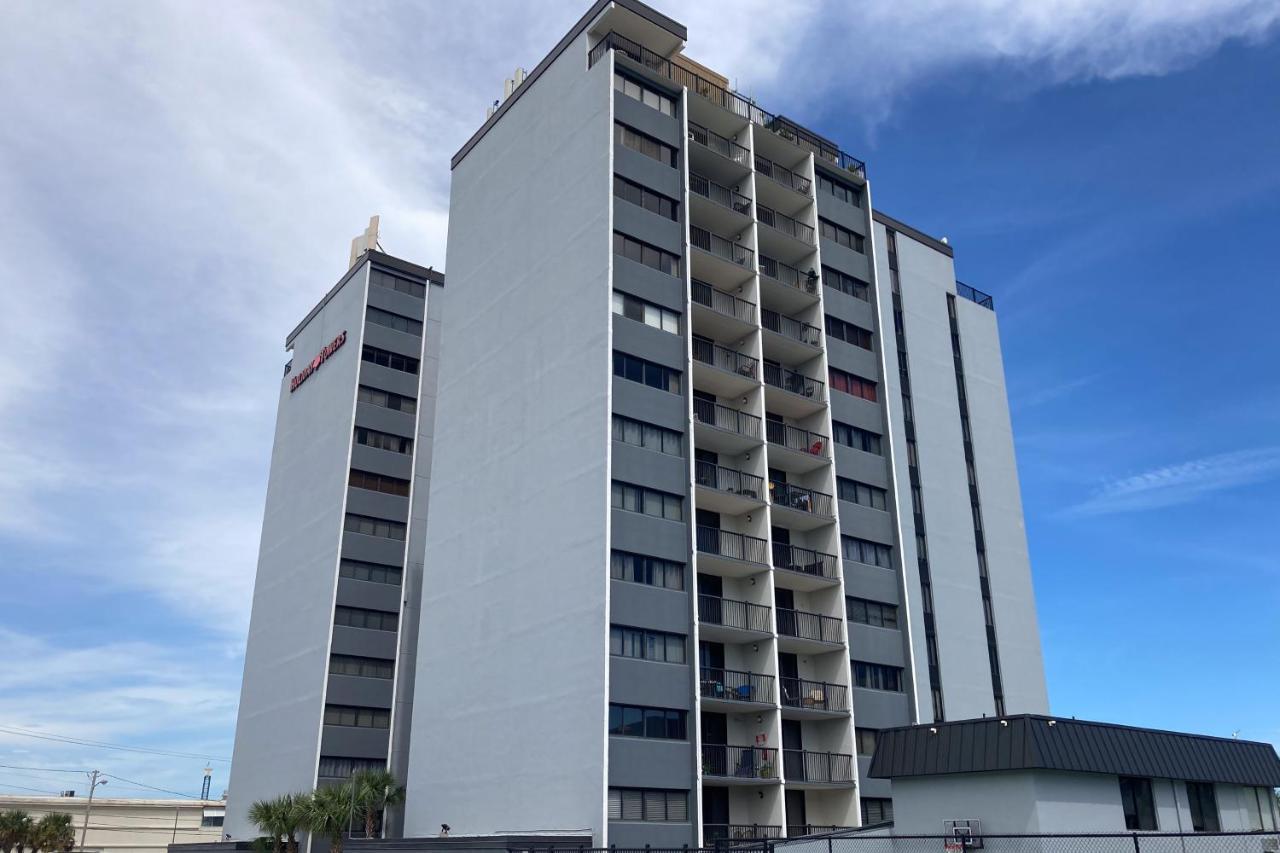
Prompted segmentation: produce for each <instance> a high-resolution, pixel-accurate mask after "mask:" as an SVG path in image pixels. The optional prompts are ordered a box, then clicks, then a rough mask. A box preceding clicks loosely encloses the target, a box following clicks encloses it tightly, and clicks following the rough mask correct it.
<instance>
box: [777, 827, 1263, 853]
mask: <svg viewBox="0 0 1280 853" xmlns="http://www.w3.org/2000/svg"><path fill="white" fill-rule="evenodd" d="M769 847H770V848H773V849H771V850H770V851H769V853H970V851H974V853H978V852H979V851H980V853H1280V833H1276V832H1196V833H1177V832H1126V833H1111V834H1070V835H978V836H974V837H972V838H969V839H968V840H967V841H966V840H962V839H961V838H959V837H957V836H954V835H894V834H892V833H891V831H889V830H888V829H886V830H880V831H876V830H870V831H866V832H861V833H856V834H848V835H828V836H825V837H824V836H818V837H813V838H797V839H794V840H785V841H777V842H771V843H770V844H769Z"/></svg>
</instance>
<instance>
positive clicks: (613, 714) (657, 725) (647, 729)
mask: <svg viewBox="0 0 1280 853" xmlns="http://www.w3.org/2000/svg"><path fill="white" fill-rule="evenodd" d="M687 729H688V726H687V720H686V713H685V712H684V711H678V710H675V709H672V708H645V707H640V706H636V705H619V704H612V703H611V704H610V705H609V734H611V735H622V736H625V737H644V738H655V739H658V740H686V739H687V734H688V731H687Z"/></svg>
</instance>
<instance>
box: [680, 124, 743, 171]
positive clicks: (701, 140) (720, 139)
mask: <svg viewBox="0 0 1280 853" xmlns="http://www.w3.org/2000/svg"><path fill="white" fill-rule="evenodd" d="M689 138H690V139H692V140H693V141H694V142H696V143H698V144H699V145H701V146H702V147H703V148H706V149H707V150H709V151H714V152H715V153H717V154H719V155H720V156H721V157H724V158H725V159H727V160H732V161H733V162H735V163H737V164H738V165H739V166H742V167H743V168H745V169H750V168H751V152H750V151H748V150H747V149H745V148H743V147H742V146H741V145H739V144H738V143H736V142H734V141H733V140H732V139H730V138H729V137H727V136H721V135H720V134H718V133H716V132H715V131H714V130H711V129H709V128H706V127H703V126H702V125H700V124H694V123H693V122H689Z"/></svg>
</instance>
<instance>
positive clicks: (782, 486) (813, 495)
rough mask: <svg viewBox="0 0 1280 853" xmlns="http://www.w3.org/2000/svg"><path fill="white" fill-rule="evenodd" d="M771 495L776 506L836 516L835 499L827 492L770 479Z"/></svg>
mask: <svg viewBox="0 0 1280 853" xmlns="http://www.w3.org/2000/svg"><path fill="white" fill-rule="evenodd" d="M769 497H770V499H771V500H772V501H773V505H774V506H785V507H787V508H788V509H794V510H795V511H796V512H808V513H812V514H814V515H825V516H829V517H831V518H835V515H836V511H835V501H834V500H833V499H832V497H831V495H829V494H827V493H826V492H815V491H814V490H813V489H806V488H805V487H804V486H797V485H794V484H792V483H779V482H776V481H774V480H770V481H769Z"/></svg>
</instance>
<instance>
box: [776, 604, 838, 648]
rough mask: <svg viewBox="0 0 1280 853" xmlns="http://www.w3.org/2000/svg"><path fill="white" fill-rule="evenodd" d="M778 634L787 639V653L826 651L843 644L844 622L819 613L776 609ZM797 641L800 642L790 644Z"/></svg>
mask: <svg viewBox="0 0 1280 853" xmlns="http://www.w3.org/2000/svg"><path fill="white" fill-rule="evenodd" d="M778 634H779V635H781V636H782V637H789V638H791V639H790V640H787V641H786V643H787V645H788V646H789V647H790V648H789V649H788V650H789V651H792V650H794V651H828V649H826V648H825V647H826V646H832V645H839V644H841V643H843V642H844V620H843V619H839V618H837V617H835V616H823V615H822V614H821V613H808V612H806V611H804V610H787V609H786V608H783V607H779V608H778ZM793 640H798V641H800V642H792V641H793Z"/></svg>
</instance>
